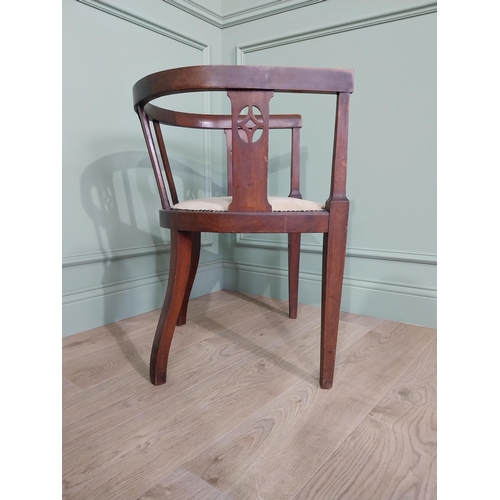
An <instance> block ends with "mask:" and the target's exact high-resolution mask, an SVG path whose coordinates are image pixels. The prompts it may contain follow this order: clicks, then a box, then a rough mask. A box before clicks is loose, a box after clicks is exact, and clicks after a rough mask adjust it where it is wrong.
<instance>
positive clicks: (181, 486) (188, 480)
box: [137, 468, 231, 500]
mask: <svg viewBox="0 0 500 500" xmlns="http://www.w3.org/2000/svg"><path fill="white" fill-rule="evenodd" d="M164 499H171V500H195V499H199V500H231V499H230V498H229V497H228V496H226V495H224V493H221V492H220V491H219V490H217V489H216V488H214V487H213V486H211V485H210V484H208V483H206V482H205V481H203V479H200V478H199V477H198V476H195V475H194V474H191V472H189V471H187V470H185V469H182V468H179V469H176V470H175V471H173V472H172V473H170V474H168V475H167V477H165V478H164V479H163V480H162V481H160V482H159V483H158V484H157V485H156V486H153V488H151V489H150V490H148V491H147V492H146V493H144V495H141V496H140V497H139V498H138V499H137V500H164Z"/></svg>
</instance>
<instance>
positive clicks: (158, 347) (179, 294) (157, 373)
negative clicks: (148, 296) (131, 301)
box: [149, 229, 193, 385]
mask: <svg viewBox="0 0 500 500" xmlns="http://www.w3.org/2000/svg"><path fill="white" fill-rule="evenodd" d="M192 248H193V238H192V235H191V233H189V232H185V231H176V230H173V229H172V230H171V247H170V272H169V275H168V286H167V292H166V294H165V301H164V303H163V308H162V310H161V313H160V319H159V321H158V326H157V327H156V334H155V338H154V341H153V347H152V350H151V363H150V369H149V375H150V379H151V382H152V383H153V384H154V385H161V384H164V383H165V382H166V380H167V362H168V353H169V351H170V344H171V343H172V337H173V335H174V330H175V325H176V323H177V319H178V317H179V312H180V310H181V307H182V303H183V300H184V296H185V292H186V287H187V283H188V278H189V273H190V269H191V254H192Z"/></svg>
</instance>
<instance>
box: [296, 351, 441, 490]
mask: <svg viewBox="0 0 500 500" xmlns="http://www.w3.org/2000/svg"><path fill="white" fill-rule="evenodd" d="M333 498H335V499H342V500H372V499H374V498H376V499H379V500H434V499H435V498H437V494H436V342H435V341H433V342H431V344H430V345H429V346H428V347H427V348H426V349H425V351H424V352H423V353H422V354H421V355H420V356H419V358H418V359H417V360H416V362H414V363H413V364H412V366H410V368H409V369H408V370H407V371H406V372H405V374H403V376H402V377H401V378H400V379H399V380H398V381H397V382H396V384H395V385H394V386H393V387H392V389H391V390H390V391H389V392H388V393H387V395H386V396H385V397H384V398H383V399H382V400H381V401H380V402H379V403H378V404H377V405H376V406H375V408H373V410H371V411H370V413H369V415H368V416H367V417H366V418H364V419H363V420H362V421H361V423H360V425H359V426H358V427H356V429H355V430H354V431H353V432H352V433H351V435H350V436H349V437H348V438H347V439H346V440H345V441H344V443H342V446H340V447H339V448H338V450H337V451H336V452H335V453H334V454H333V455H332V456H331V457H330V458H329V459H328V460H327V462H325V464H324V465H323V466H322V467H321V468H320V469H319V470H318V471H317V472H316V473H315V474H314V476H313V477H312V478H311V479H310V480H309V482H308V483H307V484H306V486H305V487H304V488H303V489H302V490H301V492H300V493H299V494H298V495H297V496H296V497H295V498H294V500H313V499H314V500H330V499H333Z"/></svg>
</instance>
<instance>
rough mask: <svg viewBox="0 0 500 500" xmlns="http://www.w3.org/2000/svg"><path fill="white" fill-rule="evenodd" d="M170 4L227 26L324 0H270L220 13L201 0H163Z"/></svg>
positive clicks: (200, 17)
mask: <svg viewBox="0 0 500 500" xmlns="http://www.w3.org/2000/svg"><path fill="white" fill-rule="evenodd" d="M164 1H165V2H167V3H169V4H170V5H174V6H175V7H177V8H179V9H182V10H183V11H185V12H187V13H189V14H191V15H193V16H196V17H198V18H199V19H202V20H203V21H206V22H207V23H210V24H213V25H214V26H217V28H221V29H224V28H229V27H230V26H236V25H238V24H243V23H247V22H249V21H255V20H256V19H261V18H263V17H268V16H274V15H275V14H280V13H282V12H286V11H288V10H293V9H298V8H300V7H306V6H308V5H313V4H315V3H318V2H324V1H325V0H271V1H268V2H266V3H265V4H264V5H258V6H255V7H250V8H245V9H240V10H237V11H235V12H234V13H231V14H226V15H224V14H221V13H218V12H214V11H213V10H211V9H209V8H207V7H206V5H203V2H201V1H198V2H197V1H195V0H164Z"/></svg>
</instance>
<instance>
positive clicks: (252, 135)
mask: <svg viewBox="0 0 500 500" xmlns="http://www.w3.org/2000/svg"><path fill="white" fill-rule="evenodd" d="M239 116H240V119H239V120H238V133H239V136H240V137H241V139H242V140H243V141H245V142H257V141H258V140H259V139H260V138H261V137H262V132H263V129H264V120H263V119H262V113H261V111H260V109H259V108H257V107H256V106H251V107H249V106H245V107H244V108H243V109H242V110H241V111H240V113H239Z"/></svg>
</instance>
